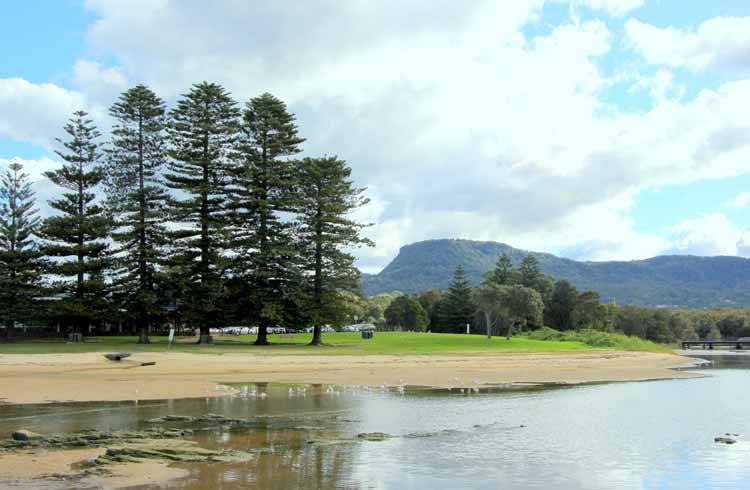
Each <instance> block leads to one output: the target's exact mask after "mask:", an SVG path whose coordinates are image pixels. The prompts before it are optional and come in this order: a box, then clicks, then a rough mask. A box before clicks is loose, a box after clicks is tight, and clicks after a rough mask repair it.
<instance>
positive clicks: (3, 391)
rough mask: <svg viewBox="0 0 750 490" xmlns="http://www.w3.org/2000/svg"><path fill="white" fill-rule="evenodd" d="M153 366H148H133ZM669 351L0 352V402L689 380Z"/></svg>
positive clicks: (684, 360) (681, 362)
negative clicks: (110, 355)
mask: <svg viewBox="0 0 750 490" xmlns="http://www.w3.org/2000/svg"><path fill="white" fill-rule="evenodd" d="M143 362H155V363H156V365H154V366H140V363H143ZM690 362H691V360H690V359H688V358H685V357H681V356H678V355H673V354H656V353H645V352H617V351H590V352H575V353H569V352H568V353H529V354H524V353H500V354H494V355H493V354H490V355H488V354H485V353H482V354H470V355H456V354H453V355H438V354H435V355H400V356H395V355H394V356H386V355H372V356H352V355H325V356H323V355H310V356H308V355H283V354H275V355H272V356H271V355H258V354H251V353H226V354H186V353H143V354H135V355H133V356H132V357H130V358H129V359H126V360H124V361H121V362H112V361H108V360H106V359H105V358H104V357H103V356H102V354H101V353H86V354H38V355H13V354H7V355H0V402H3V403H51V402H66V401H79V402H80V401H123V400H136V399H137V400H158V399H172V398H196V397H208V396H223V395H226V394H227V391H226V389H225V388H224V387H223V386H220V384H221V383H242V382H294V383H323V384H342V385H347V384H348V385H352V384H356V385H382V384H386V385H399V384H405V385H414V386H436V387H461V386H476V385H477V384H482V383H487V384H491V383H591V382H605V381H636V380H651V379H668V378H681V377H690V376H695V374H691V373H688V372H684V371H675V370H673V369H670V368H674V367H677V366H684V365H686V364H689V363H690Z"/></svg>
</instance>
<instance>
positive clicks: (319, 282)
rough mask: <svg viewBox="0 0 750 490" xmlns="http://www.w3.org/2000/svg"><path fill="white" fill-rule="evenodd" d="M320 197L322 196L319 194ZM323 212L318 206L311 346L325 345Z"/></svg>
mask: <svg viewBox="0 0 750 490" xmlns="http://www.w3.org/2000/svg"><path fill="white" fill-rule="evenodd" d="M318 196H320V194H318ZM322 216H323V210H322V209H321V208H320V206H318V209H317V213H316V223H315V278H314V285H313V303H314V304H315V316H316V317H317V318H316V319H315V327H314V328H313V338H312V340H311V341H310V345H322V344H323V329H322V328H321V326H320V317H321V313H322V309H323V308H322V306H323V222H322Z"/></svg>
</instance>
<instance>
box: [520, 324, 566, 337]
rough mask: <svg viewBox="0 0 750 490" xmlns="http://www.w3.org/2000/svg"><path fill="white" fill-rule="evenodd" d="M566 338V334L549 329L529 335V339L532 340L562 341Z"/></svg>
mask: <svg viewBox="0 0 750 490" xmlns="http://www.w3.org/2000/svg"><path fill="white" fill-rule="evenodd" d="M564 337H565V333H563V332H561V331H559V330H555V329H554V328H549V327H542V328H540V329H538V330H534V331H533V332H531V333H529V335H528V338H529V339H531V340H562V339H563V338H564Z"/></svg>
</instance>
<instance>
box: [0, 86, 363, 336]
mask: <svg viewBox="0 0 750 490" xmlns="http://www.w3.org/2000/svg"><path fill="white" fill-rule="evenodd" d="M109 114H110V116H111V118H112V121H113V122H114V126H113V128H112V131H111V135H110V136H109V137H108V138H107V139H106V140H103V139H102V137H101V134H100V133H99V131H98V130H97V127H96V124H95V123H94V121H92V119H91V118H90V117H89V115H88V114H87V113H85V112H83V111H78V112H75V113H74V114H73V116H72V118H71V119H70V120H69V122H68V123H67V124H66V125H65V127H64V131H65V133H66V135H67V136H66V137H65V138H64V139H62V140H59V143H60V149H59V151H58V152H57V154H58V156H59V157H60V158H61V159H62V161H63V165H62V166H61V167H60V168H58V169H56V170H52V171H49V172H46V174H45V175H46V177H47V178H48V179H49V180H50V181H51V183H53V184H54V185H55V186H56V187H57V189H58V191H59V192H58V194H57V196H56V197H55V198H54V199H52V200H50V201H49V206H50V207H51V208H52V211H53V213H52V215H51V216H49V217H47V218H45V219H41V218H40V217H39V216H38V211H37V210H38V206H37V203H36V202H35V196H34V192H33V191H32V188H31V184H30V182H29V179H28V176H27V175H26V173H25V172H24V169H23V168H22V166H21V165H20V164H19V163H12V164H11V165H10V167H9V168H8V169H7V171H6V172H4V174H3V175H2V177H1V180H0V320H2V324H3V327H4V328H3V332H4V338H5V339H12V338H13V336H14V333H15V331H16V326H17V324H19V323H23V324H24V325H26V324H29V323H34V324H42V325H44V324H47V325H56V326H61V327H62V330H63V331H72V332H79V333H85V332H88V331H89V328H91V326H94V327H95V328H97V329H100V328H101V327H102V326H103V325H105V324H120V325H121V324H124V325H126V327H127V328H133V329H134V330H137V331H138V332H139V336H140V341H141V342H148V335H147V332H148V330H149V328H151V327H159V326H163V325H165V324H169V323H171V324H173V325H183V326H187V327H190V328H197V329H200V332H201V340H202V341H209V340H210V337H209V329H210V328H211V327H221V326H226V325H232V324H242V325H257V326H259V335H258V343H260V344H263V343H266V342H267V339H266V329H267V328H268V327H269V326H272V325H294V326H307V325H314V326H315V327H316V328H315V333H314V336H313V343H320V341H321V328H320V327H321V326H322V325H323V324H325V323H330V322H336V321H339V320H340V315H341V311H343V308H342V306H341V304H342V298H343V296H342V294H343V292H345V291H356V290H357V289H358V287H359V272H358V270H357V269H356V268H355V267H354V257H353V256H352V255H351V253H350V252H349V251H350V250H351V249H352V248H353V247H357V246H360V245H369V241H368V240H366V239H365V238H363V237H362V236H361V230H362V228H363V225H361V224H359V223H357V222H356V221H353V220H352V218H351V212H352V211H353V210H355V209H356V208H358V207H359V206H361V205H363V204H365V203H366V202H367V200H366V199H365V198H364V197H363V196H362V192H363V189H360V188H357V187H355V186H354V184H353V182H352V180H351V178H350V177H351V170H350V168H349V167H348V165H347V164H346V162H344V161H342V160H340V159H338V158H336V157H334V156H324V157H317V158H298V157H296V155H297V154H298V153H300V152H301V151H302V143H303V142H304V141H305V140H304V138H302V137H301V136H300V135H299V134H298V128H297V125H296V122H295V117H294V115H293V114H291V113H290V112H288V110H287V107H286V105H285V104H284V103H283V102H282V101H281V100H279V99H277V98H276V97H274V96H273V95H271V94H267V93H266V94H262V95H260V96H258V97H255V98H252V99H250V100H249V101H247V103H245V104H244V105H243V106H240V105H239V104H238V103H237V102H236V101H235V100H234V99H233V98H232V97H231V95H230V94H229V93H228V92H227V91H226V90H225V89H224V88H223V87H221V86H220V85H217V84H214V83H206V82H203V83H199V84H196V85H194V86H193V87H192V88H191V89H190V90H189V91H188V92H187V93H186V94H184V95H183V96H182V97H181V98H180V99H179V100H178V101H177V103H176V105H175V106H174V107H172V108H171V109H168V108H167V107H166V104H165V102H164V101H163V100H162V99H160V98H159V97H158V96H157V95H156V94H155V93H154V92H153V91H152V90H150V89H149V88H147V87H145V86H143V85H138V86H136V87H133V88H131V89H129V90H127V91H125V92H124V93H123V94H121V95H120V97H119V98H118V100H117V101H116V102H115V103H114V104H113V105H112V107H111V108H110V111H109Z"/></svg>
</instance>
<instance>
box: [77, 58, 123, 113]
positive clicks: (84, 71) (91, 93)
mask: <svg viewBox="0 0 750 490" xmlns="http://www.w3.org/2000/svg"><path fill="white" fill-rule="evenodd" d="M73 83H74V84H75V85H76V86H77V87H78V88H79V90H80V91H81V92H82V93H85V94H86V97H87V98H88V99H89V100H93V101H96V102H99V103H100V105H104V106H108V105H109V104H111V103H112V102H113V101H114V99H115V98H117V96H118V95H119V94H120V93H122V92H123V91H124V90H126V89H127V88H128V79H127V78H126V77H125V75H124V74H123V73H122V71H121V70H120V69H119V68H107V67H104V66H102V65H101V64H99V63H97V62H94V61H88V60H76V62H75V65H73Z"/></svg>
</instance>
